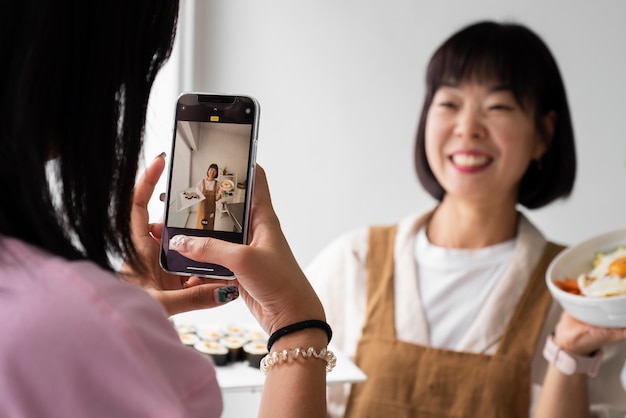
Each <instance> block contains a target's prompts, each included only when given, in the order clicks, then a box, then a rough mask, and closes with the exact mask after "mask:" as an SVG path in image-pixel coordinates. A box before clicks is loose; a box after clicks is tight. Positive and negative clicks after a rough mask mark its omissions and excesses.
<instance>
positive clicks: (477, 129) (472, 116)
mask: <svg viewBox="0 0 626 418" xmlns="http://www.w3.org/2000/svg"><path fill="white" fill-rule="evenodd" d="M454 132H455V134H456V135H457V136H460V137H463V138H469V139H480V138H483V137H484V136H485V132H486V129H485V125H484V123H483V120H482V117H481V112H480V110H479V109H477V108H475V107H473V106H466V107H464V108H463V109H462V111H460V112H459V113H458V115H457V121H456V125H455V129H454Z"/></svg>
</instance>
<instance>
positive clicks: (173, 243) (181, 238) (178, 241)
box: [170, 235, 192, 253]
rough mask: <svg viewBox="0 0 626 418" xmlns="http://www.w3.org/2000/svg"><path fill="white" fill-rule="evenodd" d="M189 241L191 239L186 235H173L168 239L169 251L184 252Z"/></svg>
mask: <svg viewBox="0 0 626 418" xmlns="http://www.w3.org/2000/svg"><path fill="white" fill-rule="evenodd" d="M191 241H192V239H191V238H189V237H188V236H186V235H174V236H173V237H172V238H171V239H170V250H174V251H178V252H179V253H180V252H185V251H187V247H188V246H189V243H190V242H191Z"/></svg>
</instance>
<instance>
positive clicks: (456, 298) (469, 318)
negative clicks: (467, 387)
mask: <svg viewBox="0 0 626 418" xmlns="http://www.w3.org/2000/svg"><path fill="white" fill-rule="evenodd" d="M514 250H515V240H514V239H512V240H509V241H506V242H503V243H501V244H497V245H493V246H490V247H485V248H480V249H475V250H473V249H472V250H470V249H450V248H443V247H438V246H435V245H433V244H431V243H430V242H429V241H428V237H427V236H426V227H422V228H420V230H419V231H418V233H417V235H416V238H415V259H416V260H417V266H418V268H417V275H418V277H419V280H418V286H419V292H420V296H421V298H422V305H423V306H424V313H425V315H426V319H427V321H428V327H429V330H430V345H431V346H433V347H438V348H448V349H451V350H458V349H459V347H458V344H459V342H460V340H461V339H462V338H463V336H464V335H465V332H466V330H467V329H468V328H469V326H470V325H471V323H472V322H473V321H474V319H475V318H476V315H477V313H478V310H479V309H480V307H481V306H483V304H484V302H485V300H486V299H487V296H488V295H489V294H490V293H491V291H492V289H493V287H494V285H495V284H496V283H497V282H498V279H500V278H501V277H502V274H503V273H504V271H505V269H506V268H507V266H508V265H509V263H510V261H511V258H512V257H513V251H514Z"/></svg>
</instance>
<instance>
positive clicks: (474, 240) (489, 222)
mask: <svg viewBox="0 0 626 418" xmlns="http://www.w3.org/2000/svg"><path fill="white" fill-rule="evenodd" d="M517 222H518V213H517V211H516V209H515V204H514V203H513V204H510V203H506V204H501V205H494V204H490V205H482V206H481V205H472V204H467V203H464V204H459V203H458V202H454V201H451V200H450V199H446V198H444V200H443V201H442V202H441V204H440V205H439V206H438V207H437V209H436V210H435V212H434V213H433V216H432V218H431V219H430V222H429V223H428V227H427V231H426V232H427V235H428V240H429V241H430V242H431V243H433V244H434V245H437V246H440V247H445V248H483V247H487V246H490V245H495V244H499V243H501V242H504V241H508V240H510V239H512V238H514V237H515V235H516V234H517Z"/></svg>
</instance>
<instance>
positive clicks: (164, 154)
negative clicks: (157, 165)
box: [154, 151, 167, 160]
mask: <svg viewBox="0 0 626 418" xmlns="http://www.w3.org/2000/svg"><path fill="white" fill-rule="evenodd" d="M166 155H167V154H166V153H165V151H164V152H162V153H160V154H159V155H157V156H156V157H154V159H155V160H156V159H157V158H165V156H166Z"/></svg>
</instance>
